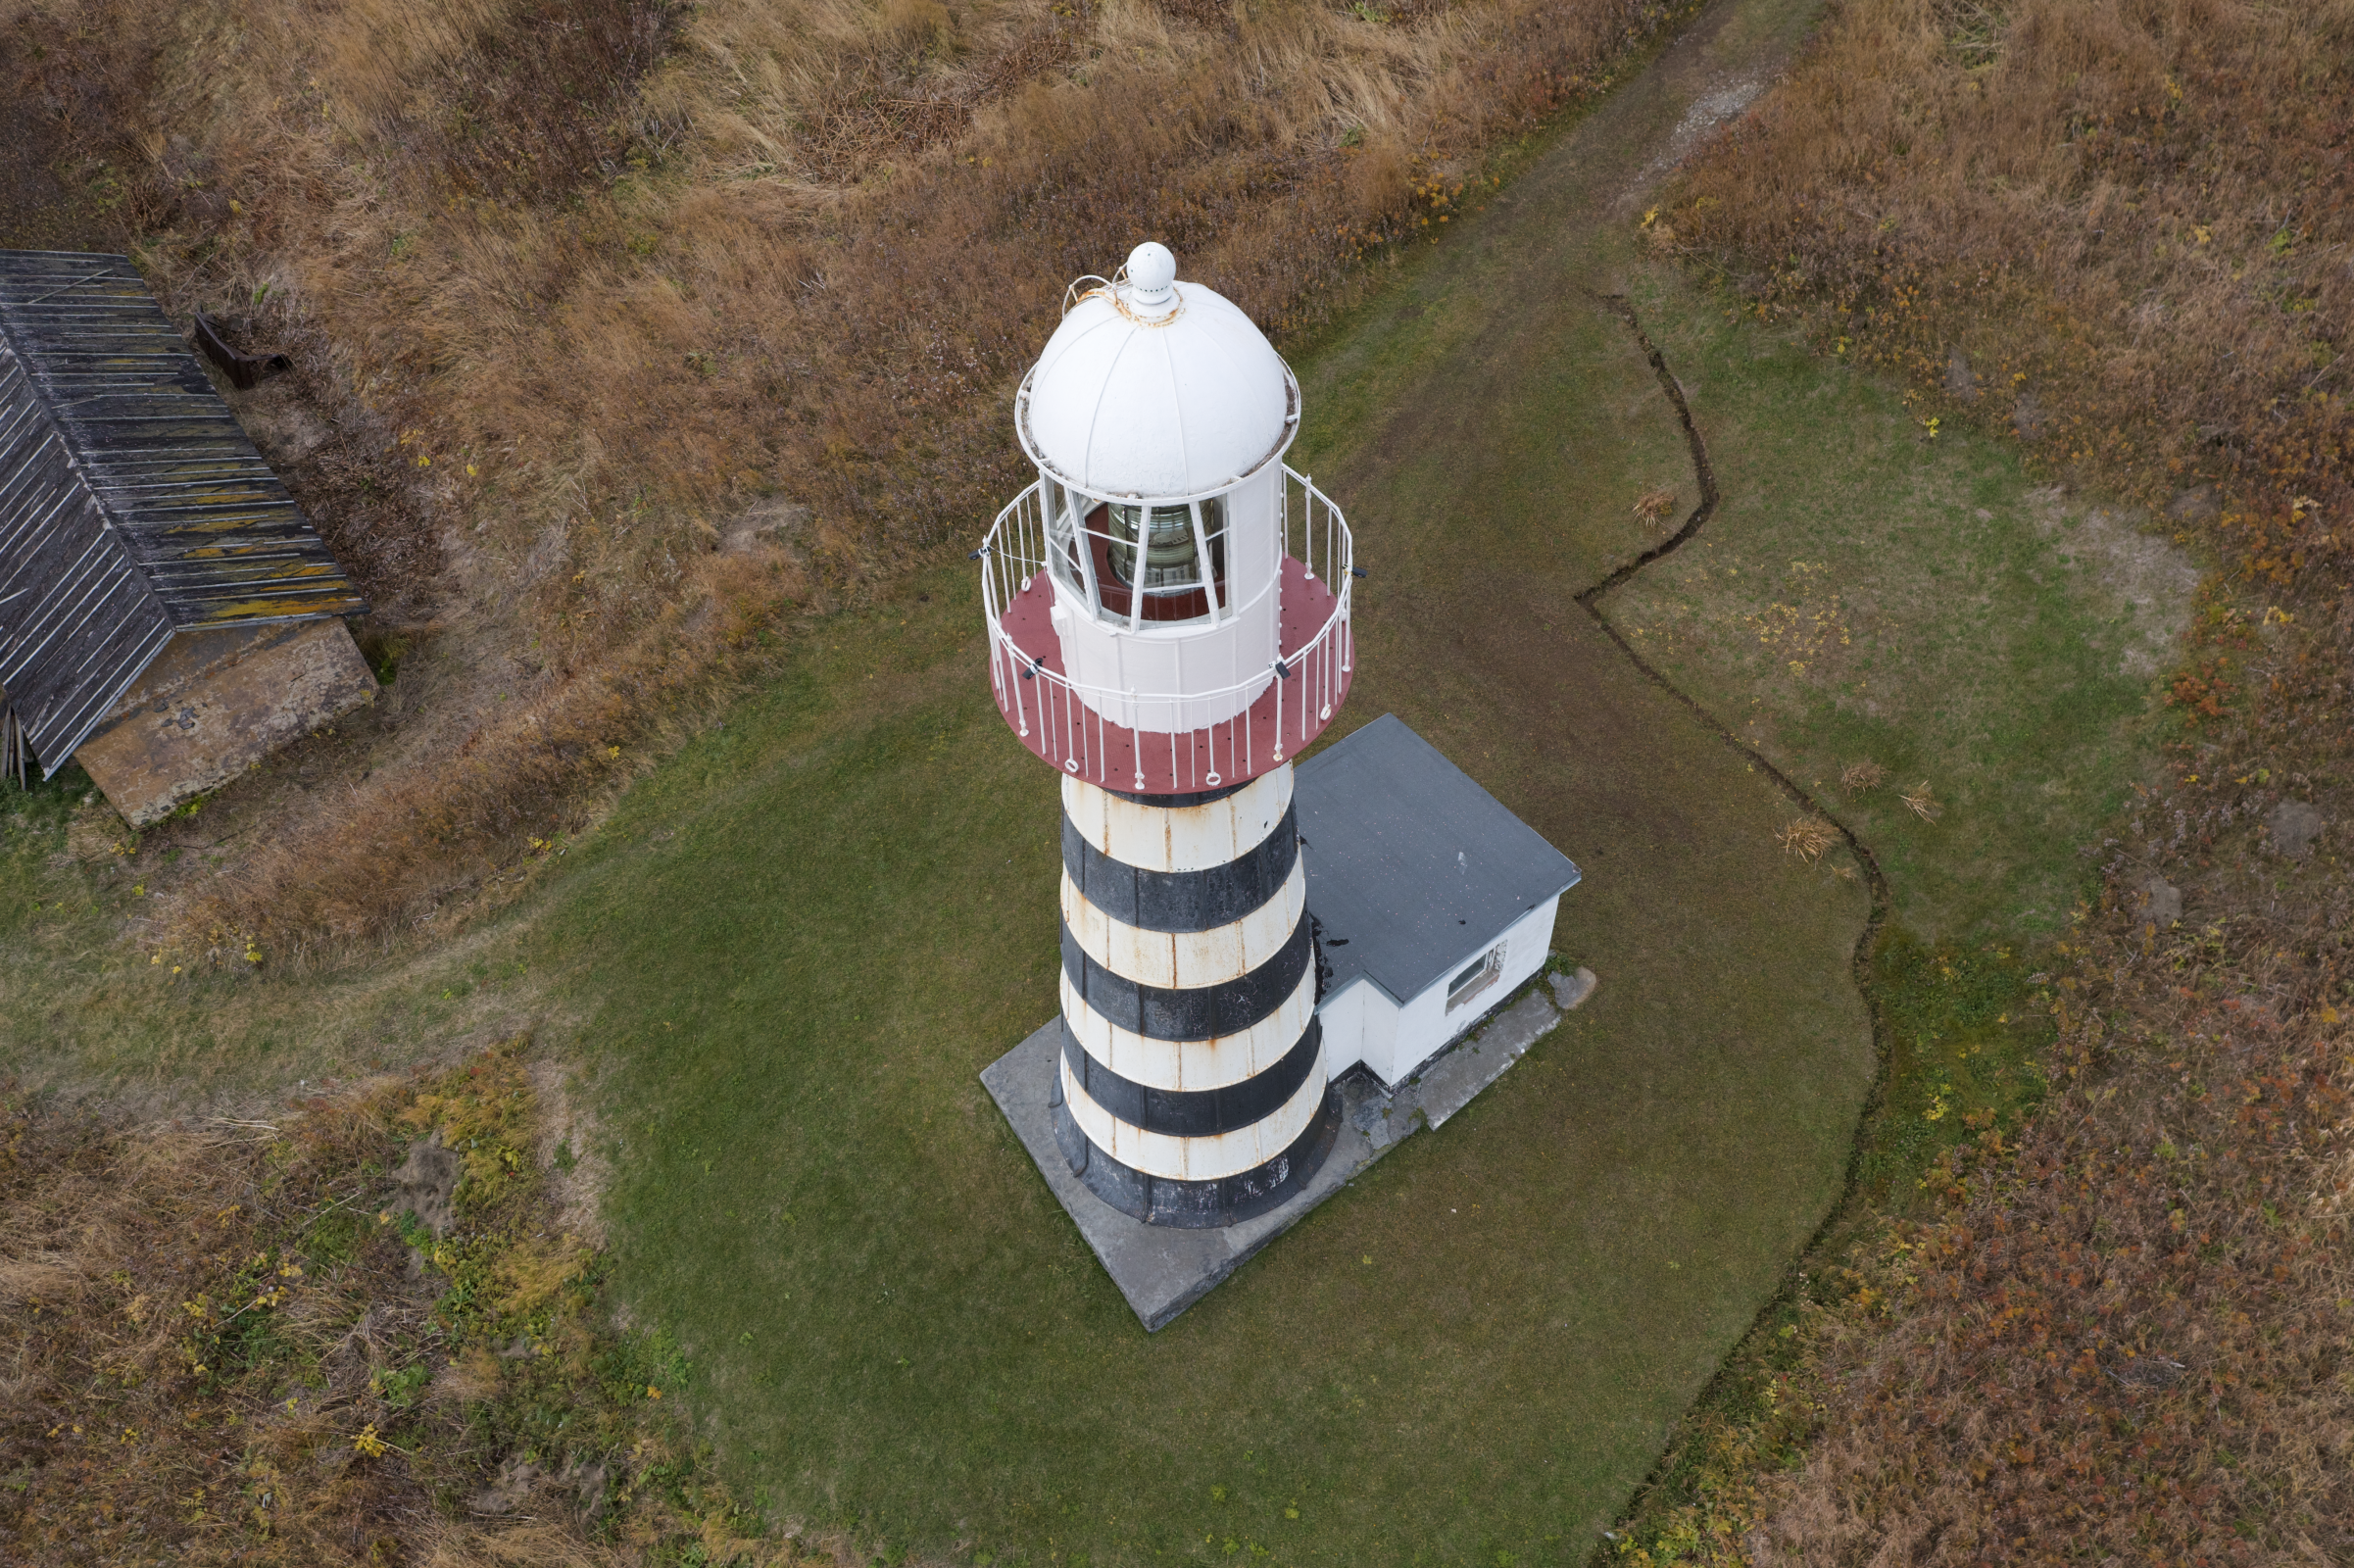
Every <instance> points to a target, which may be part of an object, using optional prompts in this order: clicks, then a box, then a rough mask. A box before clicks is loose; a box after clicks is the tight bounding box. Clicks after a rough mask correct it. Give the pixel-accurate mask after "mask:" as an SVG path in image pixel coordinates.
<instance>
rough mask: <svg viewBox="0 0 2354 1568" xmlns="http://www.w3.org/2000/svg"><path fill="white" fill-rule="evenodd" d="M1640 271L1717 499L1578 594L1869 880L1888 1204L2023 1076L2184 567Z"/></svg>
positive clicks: (1701, 296) (1879, 1162) (2107, 514)
mask: <svg viewBox="0 0 2354 1568" xmlns="http://www.w3.org/2000/svg"><path fill="white" fill-rule="evenodd" d="M1635 276H1636V279H1637V286H1636V289H1635V297H1636V299H1637V301H1638V304H1639V307H1640V308H1641V309H1642V311H1643V314H1644V317H1645V319H1646V320H1647V321H1648V322H1649V323H1650V328H1651V331H1652V334H1653V337H1654V339H1655V341H1657V342H1658V343H1659V345H1660V347H1661V349H1662V350H1663V352H1664V353H1665V354H1666V355H1667V357H1668V360H1669V363H1670V364H1671V365H1672V366H1673V367H1674V368H1675V370H1676V373H1677V375H1678V377H1679V379H1680V380H1681V382H1682V383H1683V385H1684V387H1685V390H1686V394H1687V396H1688V398H1689V399H1690V401H1691V405H1692V413H1693V417H1694V419H1695V421H1696V423H1697V425H1698V427H1699V429H1700V431H1701V433H1702V435H1703V437H1704V438H1705V440H1706V442H1707V446H1708V451H1709V454H1710V458H1711V461H1712V464H1713V466H1714V469H1715V472H1716V475H1717V479H1718V483H1719V485H1720V486H1721V488H1722V491H1723V496H1724V501H1723V504H1722V506H1721V507H1720V508H1719V510H1718V512H1717V514H1716V515H1715V516H1714V517H1713V518H1712V519H1710V521H1709V523H1708V525H1707V527H1706V528H1705V529H1704V530H1703V531H1702V532H1701V533H1700V534H1699V535H1698V536H1697V537H1695V538H1694V539H1693V540H1692V541H1691V542H1690V543H1689V544H1688V545H1687V546H1686V547H1685V548H1684V549H1683V550H1682V551H1680V552H1679V553H1678V554H1677V555H1676V556H1675V557H1674V558H1672V559H1670V560H1667V561H1662V562H1660V563H1658V564H1655V565H1654V566H1652V567H1651V568H1650V569H1648V570H1646V571H1645V572H1643V573H1642V574H1640V575H1638V576H1637V577H1635V578H1633V579H1632V580H1630V581H1629V582H1628V583H1626V584H1625V585H1624V586H1623V587H1621V588H1619V589H1617V590H1614V591H1613V592H1612V593H1611V594H1610V595H1609V596H1608V597H1607V598H1606V599H1605V600H1604V601H1603V602H1602V604H1601V607H1600V608H1601V609H1602V611H1603V613H1605V614H1606V615H1608V616H1609V618H1610V619H1611V621H1612V622H1613V624H1614V625H1616V626H1617V627H1618V628H1619V629H1620V630H1621V631H1622V632H1623V633H1624V635H1626V636H1627V637H1628V639H1629V640H1630V641H1631V642H1632V643H1633V645H1634V646H1635V647H1636V648H1637V649H1638V650H1639V651H1640V652H1641V653H1642V655H1643V657H1644V658H1645V659H1647V660H1648V661H1650V662H1652V663H1653V664H1654V665H1656V666H1657V667H1658V668H1659V669H1661V670H1662V671H1663V672H1664V673H1665V674H1666V675H1667V676H1668V677H1669V678H1670V679H1672V680H1674V681H1675V682H1676V684H1677V685H1678V687H1679V688H1681V689H1682V690H1684V691H1686V692H1688V693H1690V694H1691V695H1692V696H1693V697H1694V698H1695V699H1696V700H1697V701H1699V702H1700V703H1702V704H1703V705H1704V706H1705V707H1706V708H1707V709H1708V710H1709V711H1711V712H1712V713H1714V714H1716V715H1717V716H1718V718H1719V719H1720V720H1722V721H1723V722H1724V723H1725V724H1726V725H1727V726H1728V727H1730V728H1732V729H1734V730H1736V731H1737V732H1739V733H1740V734H1741V737H1742V739H1743V740H1744V741H1745V742H1747V743H1748V744H1750V745H1753V746H1755V747H1756V748H1758V750H1759V751H1760V753H1761V754H1762V755H1764V756H1765V757H1767V758H1769V759H1771V760H1773V762H1774V763H1775V765H1776V766H1778V767H1780V768H1781V769H1782V770H1783V771H1784V772H1786V773H1787V774H1788V775H1790V777H1791V778H1793V779H1795V780H1797V781H1798V782H1799V783H1800V784H1801V785H1803V786H1804V787H1805V788H1807V789H1808V790H1809V791H1810V792H1811V793H1812V794H1813V795H1814V796H1815V798H1816V799H1817V800H1819V801H1820V802H1822V803H1823V804H1824V805H1825V806H1826V807H1828V808H1829V809H1831V810H1833V811H1835V812H1837V813H1838V815H1839V818H1840V819H1841V820H1842V821H1844V822H1845V823H1847V824H1848V825H1849V826H1850V827H1852V828H1853V829H1854V830H1855V831H1856V832H1857V834H1859V835H1860V837H1861V838H1862V840H1863V842H1864V843H1865V844H1866V845H1868V846H1869V847H1870V849H1871V850H1872V852H1873V854H1874V856H1875V858H1877V859H1878V861H1879V863H1880V865H1881V868H1882V870H1883V871H1884V873H1885V874H1886V876H1887V878H1888V885H1889V889H1890V894H1891V898H1892V903H1893V909H1892V916H1893V917H1892V920H1891V922H1890V925H1889V927H1888V930H1887V932H1886V933H1884V936H1883V940H1882V942H1881V945H1880V948H1879V951H1878V952H1877V953H1876V954H1875V955H1874V959H1873V987H1874V992H1875V996H1876V998H1877V999H1878V1003H1879V1005H1880V1007H1881V1009H1882V1013H1883V1016H1884V1020H1885V1022H1886V1024H1887V1040H1888V1050H1889V1057H1890V1059H1889V1063H1888V1079H1887V1090H1888V1097H1887V1103H1886V1104H1885V1105H1884V1106H1883V1109H1882V1113H1881V1114H1880V1115H1879V1116H1878V1117H1876V1118H1875V1120H1874V1123H1873V1125H1872V1126H1871V1127H1870V1128H1869V1129H1867V1131H1866V1134H1865V1140H1864V1151H1863V1159H1862V1163H1861V1165H1860V1166H1859V1174H1860V1175H1861V1177H1862V1178H1863V1180H1864V1182H1865V1185H1866V1187H1867V1188H1868V1189H1869V1191H1870V1192H1871V1193H1872V1194H1873V1196H1874V1198H1875V1201H1883V1202H1888V1201H1893V1202H1896V1203H1898V1204H1899V1205H1901V1204H1903V1203H1906V1202H1909V1201H1911V1199H1912V1193H1913V1187H1914V1178H1915V1177H1916V1176H1918V1174H1919V1173H1920V1171H1921V1170H1922V1169H1923V1168H1924V1167H1925V1166H1926V1165H1927V1164H1928V1162H1929V1161H1930V1160H1931V1159H1932V1158H1934V1157H1935V1155H1936V1154H1937V1152H1938V1151H1940V1150H1942V1149H1944V1148H1946V1147H1949V1146H1950V1145H1952V1144H1953V1143H1955V1142H1957V1141H1959V1140H1960V1139H1962V1138H1965V1137H1968V1136H1971V1135H1972V1132H1973V1130H1974V1129H1975V1128H1976V1127H1978V1126H1982V1125H1984V1122H1983V1121H1982V1120H1981V1118H1983V1117H1986V1116H1993V1117H1996V1118H1999V1119H2000V1120H2001V1121H2002V1122H2003V1124H2004V1125H2006V1126H2009V1125H2014V1124H2015V1123H2016V1121H2017V1120H2018V1118H2019V1116H2020V1115H2021V1114H2022V1113H2023V1112H2024V1111H2025V1110H2026V1109H2027V1108H2028V1107H2029V1106H2030V1105H2032V1104H2033V1103H2035V1100H2036V1099H2037V1098H2038V1097H2039V1095H2040V1094H2041V1092H2042V1081H2041V1079H2040V1077H2039V1076H2038V1075H2037V1073H2036V1071H2035V1066H2034V1062H2035V1051H2036V1049H2037V1048H2038V1047H2039V1046H2040V1045H2041V1044H2042V1043H2043V1041H2044V1040H2045V1038H2046V1037H2047V1035H2048V1028H2049V1024H2048V1018H2047V1015H2046V1014H2047V1009H2046V1008H2044V1007H2042V1006H2038V1005H2035V988H2034V986H2033V984H2032V983H2031V978H2030V971H2031V970H2033V969H2034V968H2035V966H2036V964H2037V962H2039V961H2041V956H2043V955H2046V954H2047V953H2048V945H2049V943H2050V941H2051V940H2052V939H2053V937H2054V935H2055V934H2056V933H2058V932H2060V931H2062V930H2063V929H2065V928H2066V926H2067V925H2068V924H2069V922H2070V921H2071V919H2072V918H2073V916H2074V913H2075V911H2076V908H2077V906H2078V904H2079V901H2080V900H2081V899H2083V898H2084V896H2085V894H2086V892H2087V890H2088V889H2089V888H2090V887H2091V886H2092V885H2093V879H2094V876H2095V861H2094V860H2093V859H2091V858H2089V855H2090V853H2091V852H2093V851H2094V850H2096V849H2097V847H2098V842H2099V840H2098V835H2099V834H2100V832H2101V830H2102V827H2103V825H2104V824H2105V823H2107V822H2108V821H2110V820H2112V819H2113V817H2114V814H2115V812H2116V810H2117V809H2118V808H2119V806H2120V805H2121V804H2123V803H2124V802H2125V801H2126V800H2127V799H2128V798H2129V792H2130V791H2131V789H2132V788H2133V784H2134V782H2135V781H2136V780H2137V779H2140V778H2143V777H2146V776H2147V775H2148V772H2149V769H2150V768H2151V767H2152V766H2153V765H2154V757H2155V752H2154V741H2155V738H2156V737H2155V735H2154V732H2153V726H2154V725H2156V724H2158V723H2159V722H2160V721H2159V720H2158V719H2156V718H2155V717H2154V716H2153V715H2154V714H2155V713H2156V711H2157V702H2158V699H2159V697H2160V695H2161V693H2162V690H2163V685H2162V681H2161V678H2160V672H2161V671H2162V670H2164V669H2167V668H2169V667H2171V666H2172V664H2173V663H2174V662H2175V661H2176V660H2177V658H2178V657H2179V654H2178V642H2179V639H2180V637H2181V634H2182V629H2183V627H2184V626H2185V624H2186V623H2187V620H2188V615H2189V610H2190V602H2191V598H2192V595H2193V591H2194V590H2195V588H2196V586H2197V582H2198V569H2197V567H2196V565H2195V564H2193V563H2192V562H2191V560H2190V559H2189V558H2188V557H2187V556H2185V555H2184V554H2183V553H2182V551H2181V550H2180V549H2178V548H2177V547H2176V546H2175V545H2174V544H2173V543H2171V542H2170V541H2169V540H2167V539H2166V538H2164V537H2163V536H2160V535H2156V534H2153V533H2150V532H2147V531H2144V530H2143V529H2141V528H2139V527H2137V526H2136V525H2135V524H2134V522H2133V519H2132V517H2131V516H2130V515H2126V514H2124V513H2122V512H2120V511H2118V510H2117V509H2115V508H2105V507H2103V506H2100V505H2098V504H2096V503H2095V502H2094V501H2092V500H2090V499H2087V498H2082V497H2074V496H2070V495H2067V494H2065V493H2064V492H2062V491H2061V490H2059V489H2058V488H2056V487H2053V486H2048V485H2043V484H2039V483H2038V482H2037V481H2036V480H2035V478H2033V477H2032V476H2031V475H2029V474H2028V473H2027V472H2026V471H2025V469H2024V467H2023V466H2022V464H2021V461H2020V457H2019V454H2018V453H2017V452H2016V450H2015V449H2013V448H2011V447H2009V446H2006V445H2004V444H2001V443H1998V442H1996V441H1992V440H1988V439H1986V438H1985V437H1982V436H1979V435H1975V434H1972V433H1969V432H1967V431H1964V430H1957V429H1955V428H1953V427H1952V426H1950V425H1945V424H1944V423H1943V422H1942V421H1939V422H1938V424H1937V425H1936V426H1933V425H1931V423H1930V422H1929V417H1927V416H1926V415H1922V414H1916V413H1915V412H1914V410H1913V409H1912V407H1911V405H1910V402H1909V400H1908V399H1907V398H1905V397H1904V396H1903V395H1902V394H1901V393H1900V392H1899V391H1897V390H1895V389H1893V388H1891V387H1889V386H1888V385H1886V384H1884V383H1882V382H1880V381H1878V380H1876V379H1874V378H1872V377H1870V376H1866V375H1860V374H1854V373H1850V372H1849V371H1847V370H1846V369H1845V368H1843V367H1839V366H1838V365H1836V364H1833V365H1827V364H1825V363H1824V361H1823V360H1822V359H1820V358H1817V357H1814V356H1812V355H1810V354H1809V353H1808V352H1807V350H1806V348H1805V346H1804V345H1803V344H1801V343H1800V342H1798V341H1796V340H1795V339H1793V338H1792V337H1791V336H1790V335H1789V334H1787V333H1784V332H1779V331H1775V330H1771V329H1769V328H1766V327H1763V326H1760V325H1758V324H1757V323H1755V322H1753V321H1748V320H1745V319H1739V318H1738V316H1736V315H1735V313H1734V312H1733V310H1732V309H1731V308H1730V307H1729V305H1728V304H1727V303H1726V302H1725V301H1722V300H1719V299H1717V298H1715V297H1714V296H1711V295H1709V294H1707V293H1706V292H1704V291H1700V290H1695V289H1694V288H1692V286H1691V285H1690V284H1689V283H1688V282H1687V281H1685V280H1684V279H1683V278H1681V277H1679V276H1676V275H1672V274H1668V273H1666V272H1664V271H1652V270H1638V271H1637V272H1636V274H1635Z"/></svg>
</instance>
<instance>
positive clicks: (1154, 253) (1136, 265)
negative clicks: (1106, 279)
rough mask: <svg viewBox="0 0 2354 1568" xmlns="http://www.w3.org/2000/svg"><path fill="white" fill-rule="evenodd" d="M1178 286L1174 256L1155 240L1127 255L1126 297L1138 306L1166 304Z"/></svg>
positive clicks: (1175, 258) (1148, 241)
mask: <svg viewBox="0 0 2354 1568" xmlns="http://www.w3.org/2000/svg"><path fill="white" fill-rule="evenodd" d="M1176 286H1177V257H1176V255H1175V253H1173V252H1172V251H1170V249H1169V248H1168V247H1167V246H1166V245H1163V244H1161V243H1160V242H1159V241H1158V240H1151V239H1149V240H1147V241H1145V242H1144V243H1143V244H1142V245H1139V246H1138V247H1137V248H1136V249H1134V250H1132V251H1130V252H1129V253H1128V289H1129V295H1130V297H1131V298H1132V299H1134V300H1135V301H1136V303H1137V304H1139V305H1166V304H1167V303H1168V302H1169V295H1170V294H1171V293H1172V292H1173V291H1174V290H1175V288H1176Z"/></svg>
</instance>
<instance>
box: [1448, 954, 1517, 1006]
mask: <svg viewBox="0 0 2354 1568" xmlns="http://www.w3.org/2000/svg"><path fill="white" fill-rule="evenodd" d="M1503 977H1504V945H1503V944H1502V943H1500V942H1498V943H1497V944H1496V946H1495V947H1493V948H1490V949H1489V950H1488V952H1487V954H1486V956H1483V957H1482V958H1480V959H1479V961H1478V962H1476V963H1473V964H1472V965H1471V966H1470V967H1469V968H1466V969H1465V970H1464V971H1463V972H1462V973H1461V974H1459V975H1456V976H1455V977H1454V979H1453V980H1452V981H1450V982H1449V983H1448V985H1447V1011H1448V1012H1453V1011H1454V1010H1455V1009H1456V1008H1458V1007H1461V1006H1464V1005H1467V1004H1469V1003H1470V1002H1471V1001H1473V1000H1474V999H1475V998H1478V997H1480V996H1483V995H1485V994H1486V992H1487V990H1488V988H1489V987H1491V986H1493V985H1495V984H1496V982H1497V981H1498V980H1501V979H1502V978H1503Z"/></svg>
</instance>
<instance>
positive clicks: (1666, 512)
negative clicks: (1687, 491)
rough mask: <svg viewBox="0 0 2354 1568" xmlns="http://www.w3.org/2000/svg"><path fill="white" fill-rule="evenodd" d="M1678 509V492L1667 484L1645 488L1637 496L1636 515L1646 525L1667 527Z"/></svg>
mask: <svg viewBox="0 0 2354 1568" xmlns="http://www.w3.org/2000/svg"><path fill="white" fill-rule="evenodd" d="M1675 511H1676V492H1675V491H1673V490H1670V489H1668V488H1667V487H1666V486H1665V485H1660V486H1656V487H1654V488H1652V489H1649V490H1645V491H1644V492H1643V494H1642V495H1640V496H1637V497H1636V498H1635V515H1636V516H1637V517H1638V518H1640V519H1641V520H1642V521H1643V523H1644V524H1645V525H1646V526H1648V527H1652V528H1660V527H1665V526H1666V525H1667V520H1668V518H1669V517H1670V516H1672V515H1675Z"/></svg>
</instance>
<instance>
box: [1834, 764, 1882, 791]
mask: <svg viewBox="0 0 2354 1568" xmlns="http://www.w3.org/2000/svg"><path fill="white" fill-rule="evenodd" d="M1887 779H1888V769H1887V768H1885V767H1883V766H1881V765H1880V764H1879V763H1878V762H1875V761H1873V760H1871V759H1870V758H1868V757H1867V758H1864V759H1862V760H1860V761H1854V762H1849V763H1848V764H1847V765H1846V767H1845V768H1844V769H1843V770H1841V772H1840V773H1839V788H1840V789H1842V790H1844V791H1846V792H1847V793H1848V794H1849V795H1862V794H1865V793H1867V792H1869V791H1872V790H1876V789H1878V788H1880V786H1881V785H1882V784H1883V783H1884V782H1886V781H1887Z"/></svg>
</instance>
